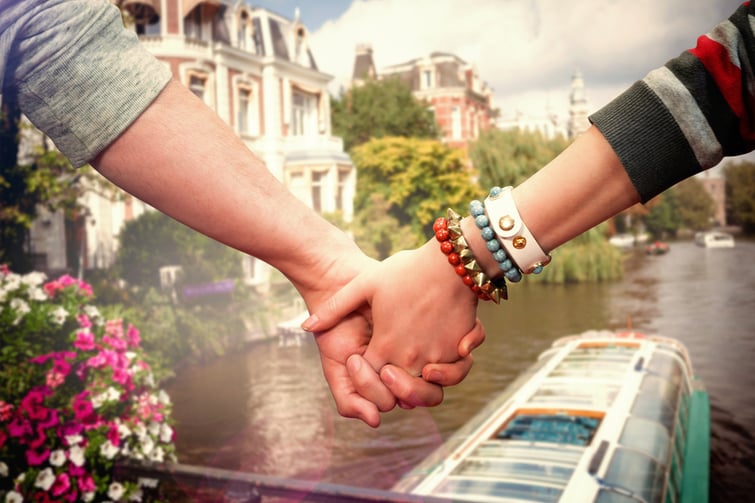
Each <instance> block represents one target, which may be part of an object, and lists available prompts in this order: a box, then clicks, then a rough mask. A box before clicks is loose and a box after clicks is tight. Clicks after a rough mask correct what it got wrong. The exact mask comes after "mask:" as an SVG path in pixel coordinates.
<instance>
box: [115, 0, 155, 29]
mask: <svg viewBox="0 0 755 503" xmlns="http://www.w3.org/2000/svg"><path fill="white" fill-rule="evenodd" d="M123 8H124V10H125V11H126V12H128V14H129V15H130V16H131V19H133V21H134V27H135V29H136V34H137V35H159V34H160V2H159V1H153V0H127V1H125V2H124V3H123Z"/></svg>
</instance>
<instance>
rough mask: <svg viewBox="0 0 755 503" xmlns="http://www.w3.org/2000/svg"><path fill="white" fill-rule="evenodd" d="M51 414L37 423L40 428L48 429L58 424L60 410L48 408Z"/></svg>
mask: <svg viewBox="0 0 755 503" xmlns="http://www.w3.org/2000/svg"><path fill="white" fill-rule="evenodd" d="M47 410H48V412H49V414H48V415H47V417H45V418H44V419H42V421H39V422H38V423H37V427H38V428H43V429H48V428H53V427H55V426H57V425H58V423H59V421H58V411H57V410H56V409H47Z"/></svg>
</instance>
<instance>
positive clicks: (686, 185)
mask: <svg viewBox="0 0 755 503" xmlns="http://www.w3.org/2000/svg"><path fill="white" fill-rule="evenodd" d="M671 190H672V191H673V192H674V194H675V195H676V199H677V202H678V208H677V209H678V211H679V220H680V221H681V225H682V227H684V228H685V229H691V230H693V231H699V230H703V229H707V228H709V227H710V223H711V221H712V220H713V217H714V215H715V210H714V206H715V202H714V201H713V198H712V197H711V196H710V194H708V192H707V191H706V190H705V187H703V184H702V183H701V182H700V180H698V179H697V178H695V177H692V178H687V179H686V180H683V181H682V182H680V183H678V184H677V185H675V186H674V187H672V188H671Z"/></svg>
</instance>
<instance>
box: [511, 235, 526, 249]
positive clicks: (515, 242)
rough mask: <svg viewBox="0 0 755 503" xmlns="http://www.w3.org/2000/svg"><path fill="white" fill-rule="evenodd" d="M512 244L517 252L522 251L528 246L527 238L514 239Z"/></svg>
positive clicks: (518, 237)
mask: <svg viewBox="0 0 755 503" xmlns="http://www.w3.org/2000/svg"><path fill="white" fill-rule="evenodd" d="M511 244H512V245H514V248H516V249H517V250H521V249H522V248H524V247H525V246H527V238H526V237H524V236H517V237H515V238H514V240H513V241H512V242H511Z"/></svg>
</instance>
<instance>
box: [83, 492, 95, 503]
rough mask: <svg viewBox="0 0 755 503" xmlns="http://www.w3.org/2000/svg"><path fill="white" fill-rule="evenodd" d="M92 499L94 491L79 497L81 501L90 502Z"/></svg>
mask: <svg viewBox="0 0 755 503" xmlns="http://www.w3.org/2000/svg"><path fill="white" fill-rule="evenodd" d="M93 499H94V491H89V492H86V493H83V494H82V495H81V500H82V501H92V500H93Z"/></svg>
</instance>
